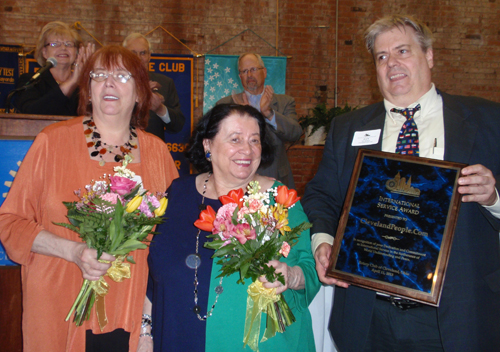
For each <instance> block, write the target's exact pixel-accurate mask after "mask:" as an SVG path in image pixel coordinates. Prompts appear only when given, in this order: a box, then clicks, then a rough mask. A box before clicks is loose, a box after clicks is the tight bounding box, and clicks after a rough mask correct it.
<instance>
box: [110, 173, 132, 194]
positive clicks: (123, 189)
mask: <svg viewBox="0 0 500 352" xmlns="http://www.w3.org/2000/svg"><path fill="white" fill-rule="evenodd" d="M109 180H110V181H111V190H112V191H113V192H115V193H118V194H119V195H121V196H124V195H125V194H127V193H129V192H130V191H132V190H133V189H134V187H135V186H136V184H137V182H135V181H132V180H131V179H128V178H126V177H121V176H111V177H110V178H109Z"/></svg>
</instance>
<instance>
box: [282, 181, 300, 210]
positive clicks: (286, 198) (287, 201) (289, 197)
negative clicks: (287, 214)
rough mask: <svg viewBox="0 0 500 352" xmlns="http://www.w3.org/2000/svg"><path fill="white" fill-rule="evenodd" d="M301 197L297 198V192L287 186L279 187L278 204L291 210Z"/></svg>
mask: <svg viewBox="0 0 500 352" xmlns="http://www.w3.org/2000/svg"><path fill="white" fill-rule="evenodd" d="M299 200H300V197H297V191H296V190H294V189H288V187H287V186H279V187H278V196H277V197H276V203H279V204H283V206H285V207H287V208H290V207H291V206H292V205H294V204H295V203H296V202H297V201H299Z"/></svg>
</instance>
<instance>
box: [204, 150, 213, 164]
mask: <svg viewBox="0 0 500 352" xmlns="http://www.w3.org/2000/svg"><path fill="white" fill-rule="evenodd" d="M205 158H207V160H208V161H209V162H212V153H210V150H208V151H207V152H206V153H205Z"/></svg>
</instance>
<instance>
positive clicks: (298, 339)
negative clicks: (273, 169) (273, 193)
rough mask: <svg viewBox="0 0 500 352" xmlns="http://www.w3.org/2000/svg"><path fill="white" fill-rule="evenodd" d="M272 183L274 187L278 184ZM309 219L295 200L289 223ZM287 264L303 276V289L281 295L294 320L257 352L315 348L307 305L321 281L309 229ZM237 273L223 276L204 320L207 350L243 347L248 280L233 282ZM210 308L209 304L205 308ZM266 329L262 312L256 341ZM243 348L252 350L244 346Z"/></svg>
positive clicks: (214, 283) (219, 351) (227, 351)
mask: <svg viewBox="0 0 500 352" xmlns="http://www.w3.org/2000/svg"><path fill="white" fill-rule="evenodd" d="M280 185H281V183H279V182H275V183H274V185H273V187H278V186H280ZM304 221H308V220H307V216H306V215H305V213H304V210H303V209H302V205H301V204H300V203H299V202H297V203H296V204H295V205H294V206H293V207H292V208H291V209H290V210H289V226H290V227H294V226H297V225H300V224H301V223H302V222H304ZM281 261H282V262H285V263H286V264H287V265H288V266H296V265H297V266H299V267H300V268H301V269H302V271H303V273H304V276H305V288H304V289H303V290H298V291H296V290H286V291H285V292H284V293H283V295H284V296H285V299H286V301H287V303H288V306H289V307H290V309H291V310H292V312H293V314H294V315H295V318H296V319H297V320H296V321H295V323H293V324H292V325H290V326H289V327H287V328H286V331H285V333H282V334H281V333H277V334H276V336H274V337H273V338H271V339H268V340H267V341H265V342H262V343H259V351H260V352H266V351H270V352H276V351H287V352H288V351H300V352H306V351H316V348H315V345H314V336H313V330H312V322H311V315H310V314H309V309H308V306H309V304H310V303H311V302H312V300H313V299H314V296H316V293H317V292H318V290H319V288H320V282H319V280H318V275H317V273H316V267H315V265H316V264H315V261H314V257H313V255H312V252H311V240H310V236H309V230H307V231H304V232H302V234H301V235H300V239H299V242H298V243H297V244H296V245H295V246H294V247H292V250H291V251H290V254H289V255H288V257H287V258H282V259H281ZM219 270H220V265H217V264H215V263H214V264H213V265H212V277H211V281H210V290H209V292H210V295H209V297H208V302H209V304H212V302H214V300H215V296H216V293H215V287H216V286H217V285H219V280H220V279H219V278H216V277H217V275H218V274H219ZM238 279H239V274H233V275H231V276H230V277H226V278H224V281H223V287H224V292H223V293H222V294H221V295H220V296H219V298H218V301H217V305H216V308H215V309H214V312H213V315H212V317H210V318H209V319H207V328H206V345H205V347H206V349H205V351H206V352H212V351H213V352H234V351H238V350H239V348H242V347H243V335H244V326H245V314H246V306H247V296H248V294H247V288H248V286H249V285H250V284H251V281H250V280H245V283H246V284H245V285H241V284H236V281H237V280H238ZM208 308H209V309H210V307H208ZM265 329H266V314H262V320H261V329H260V337H259V341H260V339H261V338H262V336H263V334H264V331H265ZM244 350H245V351H251V349H250V348H249V347H248V346H246V348H245V349H244Z"/></svg>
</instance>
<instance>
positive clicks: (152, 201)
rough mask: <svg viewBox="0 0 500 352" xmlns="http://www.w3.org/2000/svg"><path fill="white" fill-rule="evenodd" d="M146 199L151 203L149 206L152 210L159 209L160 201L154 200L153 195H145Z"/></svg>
mask: <svg viewBox="0 0 500 352" xmlns="http://www.w3.org/2000/svg"><path fill="white" fill-rule="evenodd" d="M146 198H147V199H148V202H150V203H151V206H152V207H153V208H155V209H156V208H159V207H160V201H159V200H158V198H156V197H155V196H154V195H152V194H151V193H150V192H148V193H146Z"/></svg>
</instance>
